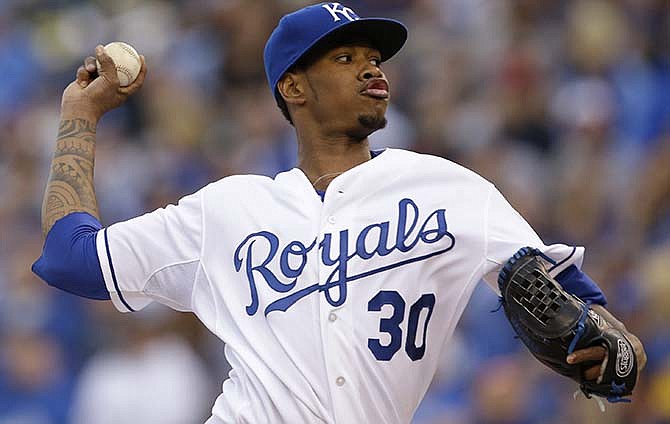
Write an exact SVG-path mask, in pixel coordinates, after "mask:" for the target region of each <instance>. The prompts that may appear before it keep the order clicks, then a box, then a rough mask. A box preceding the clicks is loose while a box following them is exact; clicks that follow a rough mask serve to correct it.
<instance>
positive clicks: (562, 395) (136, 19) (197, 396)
mask: <svg viewBox="0 0 670 424" xmlns="http://www.w3.org/2000/svg"><path fill="white" fill-rule="evenodd" d="M306 3H307V2H305V1H296V0H283V1H272V0H179V1H177V0H175V1H160V0H149V1H139V0H119V1H103V0H90V1H68V0H0V128H1V131H0V198H1V199H2V200H1V202H0V424H56V423H74V424H81V423H87V424H106V423H110V424H111V423H115V424H119V423H152V424H153V423H161V424H165V423H168V424H170V423H174V424H191V423H201V422H203V421H204V419H205V418H206V417H208V416H209V409H210V407H211V405H212V403H213V401H214V399H215V397H216V396H217V394H218V393H219V391H220V387H221V386H220V385H221V382H222V380H223V379H224V378H225V376H226V375H227V372H228V365H227V364H226V361H225V358H224V356H223V346H222V343H221V342H220V341H219V340H217V339H216V338H215V337H214V336H213V335H211V334H209V333H208V332H207V331H206V330H204V328H203V327H202V326H200V325H199V324H198V322H197V321H196V320H195V319H194V318H193V317H192V316H191V315H188V314H180V313H176V312H173V311H171V310H169V309H167V308H165V307H161V306H157V307H155V308H149V309H148V310H146V311H143V312H141V313H138V314H133V315H132V316H129V315H122V314H120V313H118V312H116V310H115V309H114V308H113V306H112V305H111V303H108V302H95V301H88V300H84V299H79V298H77V297H75V296H71V295H69V294H66V293H62V292H60V291H58V290H55V289H52V288H50V287H48V286H47V285H45V284H44V283H42V282H41V281H39V280H38V279H37V277H35V276H34V275H33V274H32V273H31V271H30V265H31V263H32V262H33V261H34V260H35V258H37V257H38V256H39V253H40V249H41V243H42V241H41V235H40V218H39V213H40V204H41V199H42V193H43V190H44V187H45V183H46V179H47V173H48V169H49V162H50V159H51V155H52V152H53V148H54V140H55V136H56V133H57V127H58V114H59V102H60V95H61V93H62V90H63V89H64V88H65V86H66V85H67V84H68V83H69V82H70V81H71V80H72V79H73V78H74V74H75V70H76V68H77V67H78V66H79V65H80V64H81V62H82V59H83V58H84V57H85V56H88V55H90V54H92V51H93V48H94V46H95V45H96V44H98V43H103V44H104V43H106V42H109V41H113V40H123V41H126V42H128V43H130V44H132V45H134V46H135V47H136V48H137V49H138V50H139V51H140V52H141V53H143V54H145V56H146V58H147V62H148V65H149V75H148V78H147V81H146V83H145V86H144V87H143V89H142V90H141V92H140V93H138V95H136V96H134V97H133V98H132V99H131V100H130V101H129V102H128V104H127V105H125V106H124V107H123V108H121V109H119V110H116V111H114V112H113V113H110V114H108V115H107V116H105V118H104V119H103V120H102V122H101V123H100V125H99V130H98V147H97V164H96V186H97V193H98V198H99V205H100V211H101V214H102V219H103V223H104V224H111V223H114V222H117V221H119V220H124V219H128V218H130V217H133V216H136V215H138V214H141V213H143V212H145V211H149V210H153V209H155V208H157V207H161V206H164V205H166V204H168V203H174V202H175V201H176V200H177V199H178V198H179V197H181V196H183V195H185V194H188V193H191V192H193V191H195V190H197V189H199V188H200V187H202V186H203V185H205V184H206V183H207V182H209V181H212V180H216V179H219V178H221V177H223V176H226V175H231V174H237V173H260V174H265V175H270V176H272V175H275V174H276V173H278V172H280V171H283V170H286V169H289V168H292V167H293V166H294V157H295V152H296V148H295V145H294V135H293V132H292V129H291V127H290V126H289V124H288V123H287V122H286V121H285V120H284V118H283V117H282V115H281V113H280V112H279V110H278V109H277V108H276V106H275V103H274V100H273V98H272V96H271V94H270V91H269V90H268V87H267V85H266V80H265V75H264V71H263V62H262V49H263V46H264V43H265V40H266V38H267V36H268V35H269V33H270V32H271V30H272V28H273V27H274V26H275V24H276V22H277V21H278V18H279V17H280V16H281V15H282V14H283V13H285V12H287V11H290V10H293V9H296V8H298V7H301V6H303V5H305V4H306ZM347 4H348V5H349V6H351V7H352V8H354V9H355V10H356V11H357V12H358V13H359V14H360V15H363V16H365V15H371V14H376V15H383V16H392V17H396V18H399V19H401V20H402V21H403V22H405V23H406V24H407V26H408V27H409V28H410V38H409V41H408V44H407V46H406V47H405V49H404V50H403V51H402V52H401V54H400V55H399V56H397V57H396V58H394V59H393V60H392V61H390V62H389V63H387V64H385V65H384V69H385V71H386V72H387V74H388V77H389V79H390V81H391V88H392V92H393V107H391V108H390V110H389V114H388V115H389V116H388V118H389V125H388V127H387V128H386V129H385V130H383V131H381V132H379V133H377V134H375V135H373V137H372V138H371V140H372V144H373V146H374V147H375V148H382V147H385V146H391V147H400V148H409V149H414V150H417V151H420V152H425V153H431V154H435V155H440V156H444V157H447V158H449V159H452V160H454V161H456V162H458V163H461V164H463V165H465V166H468V167H470V168H472V169H474V170H475V171H477V172H478V173H480V174H482V175H484V176H485V177H487V178H488V179H490V180H492V181H494V182H495V183H496V185H497V186H498V187H499V188H500V190H501V191H502V192H503V193H505V195H506V196H507V198H508V199H509V200H510V202H511V203H512V204H513V205H514V206H515V207H516V208H517V209H518V210H519V211H520V212H521V214H522V215H523V216H524V217H526V219H527V220H528V221H529V222H530V223H531V225H532V226H533V227H534V228H535V229H536V230H537V231H538V233H539V234H540V235H541V236H542V237H543V239H544V240H545V242H546V243H547V244H549V243H552V242H563V243H566V244H575V245H584V246H586V248H587V251H586V259H585V270H586V271H587V272H588V273H589V274H590V275H591V276H592V277H593V278H594V279H595V280H596V281H598V282H599V284H600V285H601V287H602V288H603V289H604V291H605V293H606V295H607V296H608V299H609V302H610V303H609V308H610V310H611V311H613V313H614V314H615V315H617V316H618V317H620V318H621V319H622V320H624V321H625V322H626V323H627V325H628V327H629V329H631V330H632V331H633V332H634V333H636V334H637V335H639V336H640V338H641V339H642V341H643V342H644V343H645V346H646V349H647V354H648V356H649V362H648V364H647V368H646V369H645V370H644V372H643V375H642V380H641V382H640V383H639V387H638V388H637V389H636V391H635V394H634V396H633V402H632V403H631V404H616V405H607V411H606V412H605V413H604V414H603V413H600V411H599V410H598V407H597V405H596V403H595V402H593V401H588V400H586V399H584V398H579V397H578V398H577V399H576V400H573V397H572V395H573V391H574V390H576V389H577V387H576V385H575V384H574V383H572V382H571V381H570V380H567V379H565V378H562V377H558V376H556V375H554V374H552V373H551V372H550V371H547V370H546V369H545V368H544V367H543V366H542V365H541V364H539V363H538V362H537V361H535V360H534V359H533V358H532V357H531V356H530V355H529V354H528V353H527V352H526V350H525V348H524V347H523V346H522V345H521V343H520V342H519V341H517V340H515V339H514V338H513V334H512V332H511V330H510V328H509V325H508V323H507V320H506V319H505V317H504V315H503V313H502V311H498V312H495V313H489V311H490V310H491V309H494V308H495V307H496V304H497V298H496V296H495V295H494V294H493V293H492V292H491V291H490V290H489V289H488V287H486V286H485V285H484V284H481V285H480V286H481V287H479V288H478V289H477V290H476V292H475V294H474V296H473V298H472V301H471V303H470V307H469V308H468V309H467V311H466V313H465V315H464V316H463V318H462V320H461V322H460V324H459V326H458V328H457V331H456V333H455V335H454V337H453V339H452V340H451V341H450V342H449V343H448V345H447V346H446V349H445V353H444V360H443V362H442V365H441V366H440V370H439V372H438V374H437V375H436V377H435V379H434V382H433V384H432V386H431V388H430V390H429V392H428V394H427V396H426V399H425V400H424V402H423V403H422V404H421V406H420V407H419V410H418V411H417V414H416V417H415V420H414V422H415V423H416V424H435V423H510V424H511V423H568V422H570V423H615V424H616V423H670V2H669V1H667V0H566V1H554V0H365V1H356V0H352V1H350V2H349V3H347ZM231 201H234V199H232V200H231Z"/></svg>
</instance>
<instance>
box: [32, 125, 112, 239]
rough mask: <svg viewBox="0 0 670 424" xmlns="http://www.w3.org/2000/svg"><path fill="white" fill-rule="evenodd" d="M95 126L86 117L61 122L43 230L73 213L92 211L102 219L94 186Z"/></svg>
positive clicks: (52, 163)
mask: <svg viewBox="0 0 670 424" xmlns="http://www.w3.org/2000/svg"><path fill="white" fill-rule="evenodd" d="M94 161H95V125H94V124H92V123H91V122H89V121H87V120H85V119H65V120H62V121H61V123H60V127H59V130H58V139H57V144H56V152H55V154H54V158H53V161H52V162H51V173H50V175H49V182H48V183H47V189H46V193H45V194H44V201H43V203H42V233H43V235H44V236H46V234H47V233H48V232H49V230H50V229H51V227H52V226H53V225H54V223H55V222H56V221H57V220H58V219H60V218H62V217H64V216H65V215H67V214H69V213H72V212H88V213H90V214H91V215H93V216H95V217H97V218H99V214H98V204H97V201H96V198H95V188H94V186H93V163H94Z"/></svg>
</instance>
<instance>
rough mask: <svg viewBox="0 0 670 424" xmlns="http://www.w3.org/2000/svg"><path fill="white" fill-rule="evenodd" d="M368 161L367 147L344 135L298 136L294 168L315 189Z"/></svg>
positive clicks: (368, 152) (359, 141) (368, 148)
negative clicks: (300, 172) (302, 173)
mask: <svg viewBox="0 0 670 424" xmlns="http://www.w3.org/2000/svg"><path fill="white" fill-rule="evenodd" d="M368 160H370V144H369V143H368V139H367V137H365V138H364V139H362V140H357V139H353V138H351V137H347V136H338V137H323V136H321V137H318V136H317V137H309V138H308V137H306V136H303V135H302V134H300V133H298V167H299V168H300V169H302V171H303V172H304V173H305V175H307V178H309V181H310V182H311V183H312V184H313V185H314V188H316V189H317V190H325V189H326V188H327V187H328V185H329V184H330V182H331V181H332V180H333V179H334V178H335V177H337V176H338V175H340V174H342V173H344V172H346V171H348V170H350V169H351V168H353V167H355V166H357V165H360V164H361V163H363V162H367V161H368Z"/></svg>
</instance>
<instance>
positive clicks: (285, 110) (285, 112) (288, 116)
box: [275, 92, 293, 125]
mask: <svg viewBox="0 0 670 424" xmlns="http://www.w3.org/2000/svg"><path fill="white" fill-rule="evenodd" d="M275 100H276V101H277V106H278V107H279V110H281V113H282V115H284V118H286V120H287V121H288V123H289V124H291V125H293V119H291V114H290V113H289V112H288V106H287V105H286V102H285V101H284V98H283V97H282V96H281V94H280V93H279V92H277V95H276V96H275Z"/></svg>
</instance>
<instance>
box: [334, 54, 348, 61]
mask: <svg viewBox="0 0 670 424" xmlns="http://www.w3.org/2000/svg"><path fill="white" fill-rule="evenodd" d="M335 60H336V61H338V62H340V63H351V55H350V54H341V55H339V56H337V57H336V58H335Z"/></svg>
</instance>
